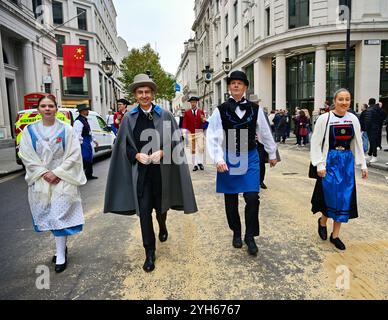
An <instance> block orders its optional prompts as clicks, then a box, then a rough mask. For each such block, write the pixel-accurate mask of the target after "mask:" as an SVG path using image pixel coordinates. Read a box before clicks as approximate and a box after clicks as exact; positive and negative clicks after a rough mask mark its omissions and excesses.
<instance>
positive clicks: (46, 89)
mask: <svg viewBox="0 0 388 320" xmlns="http://www.w3.org/2000/svg"><path fill="white" fill-rule="evenodd" d="M44 92H45V93H51V83H45V84H44Z"/></svg>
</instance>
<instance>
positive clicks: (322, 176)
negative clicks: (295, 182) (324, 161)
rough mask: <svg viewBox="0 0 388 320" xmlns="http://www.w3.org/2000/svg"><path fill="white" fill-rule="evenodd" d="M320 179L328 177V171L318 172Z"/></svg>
mask: <svg viewBox="0 0 388 320" xmlns="http://www.w3.org/2000/svg"><path fill="white" fill-rule="evenodd" d="M317 174H318V177H321V178H324V177H326V169H324V170H322V171H317Z"/></svg>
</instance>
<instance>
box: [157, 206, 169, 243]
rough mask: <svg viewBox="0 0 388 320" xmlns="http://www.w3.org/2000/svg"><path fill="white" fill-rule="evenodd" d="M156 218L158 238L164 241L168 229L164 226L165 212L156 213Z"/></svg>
mask: <svg viewBox="0 0 388 320" xmlns="http://www.w3.org/2000/svg"><path fill="white" fill-rule="evenodd" d="M156 220H158V223H159V240H160V242H166V241H167V238H168V231H167V227H166V220H167V212H164V213H161V214H157V215H156Z"/></svg>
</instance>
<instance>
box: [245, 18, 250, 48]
mask: <svg viewBox="0 0 388 320" xmlns="http://www.w3.org/2000/svg"><path fill="white" fill-rule="evenodd" d="M244 30H245V47H248V46H249V44H250V35H249V23H247V24H246V25H245V27H244Z"/></svg>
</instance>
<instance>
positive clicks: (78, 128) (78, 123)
mask: <svg viewBox="0 0 388 320" xmlns="http://www.w3.org/2000/svg"><path fill="white" fill-rule="evenodd" d="M73 129H74V133H75V136H76V137H77V138H78V140H79V143H80V144H82V143H83V142H84V138H83V137H82V130H83V129H84V125H83V123H82V122H81V121H79V120H76V121H74V124H73ZM91 130H92V129H91V128H90V134H91V136H92V140H93V141H94V142H97V140H96V137H95V135H94V134H93V131H91Z"/></svg>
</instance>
